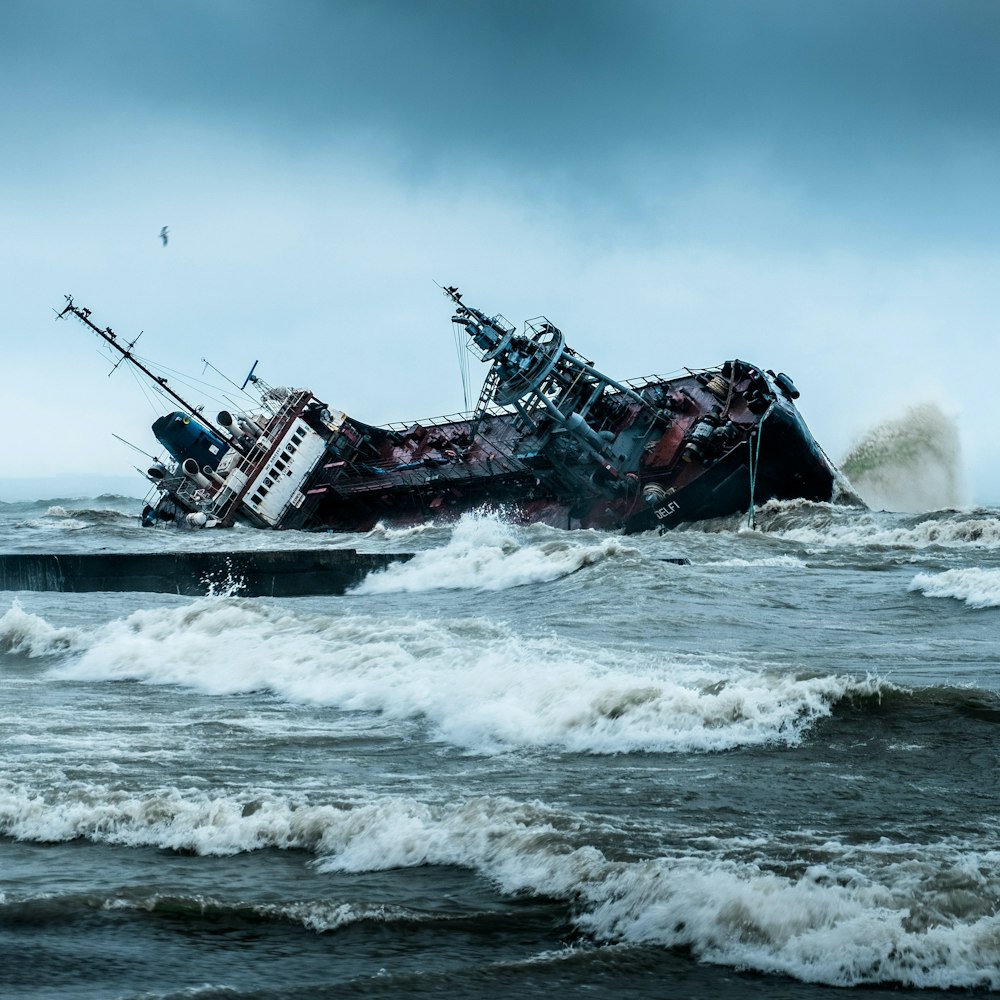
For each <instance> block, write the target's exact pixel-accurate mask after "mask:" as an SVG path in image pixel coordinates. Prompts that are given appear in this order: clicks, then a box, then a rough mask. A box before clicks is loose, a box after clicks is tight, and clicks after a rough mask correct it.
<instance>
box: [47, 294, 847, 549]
mask: <svg viewBox="0 0 1000 1000" xmlns="http://www.w3.org/2000/svg"><path fill="white" fill-rule="evenodd" d="M445 291H446V294H448V296H449V298H450V299H451V300H452V301H453V303H454V305H455V307H456V308H455V312H454V315H453V317H452V320H453V322H454V323H455V324H457V326H458V328H459V330H460V331H462V330H464V332H465V333H466V334H467V336H468V338H469V339H468V343H469V347H470V350H471V351H472V352H473V353H474V354H475V355H476V356H477V357H479V358H480V359H481V360H482V361H484V362H485V363H487V364H488V365H489V369H488V372H487V376H486V380H485V382H484V385H483V389H482V392H481V394H480V398H479V402H478V403H477V405H476V407H475V409H474V411H473V412H470V413H467V414H463V415H459V416H455V417H449V418H437V419H431V420H421V421H415V422H410V423H405V424H403V423H400V424H390V425H382V426H374V425H370V424H366V423H364V422H362V421H360V420H358V419H356V418H353V417H351V416H348V415H347V414H345V413H343V412H341V411H339V410H336V409H335V408H333V407H332V406H330V405H328V404H327V403H326V402H324V401H322V400H321V399H320V398H319V397H317V396H316V395H315V394H314V393H313V392H312V391H311V390H309V389H294V390H284V389H282V390H275V389H274V388H272V387H270V386H267V385H266V384H264V383H262V382H261V381H260V380H259V379H257V378H254V377H253V373H252V372H251V375H250V376H248V380H247V382H245V383H244V388H246V386H247V384H248V383H250V384H252V385H253V387H254V388H256V389H257V390H258V392H259V394H260V404H261V405H260V406H259V407H258V408H257V409H256V411H254V410H253V409H248V410H247V411H246V412H239V413H232V412H227V411H222V412H220V413H219V414H218V417H217V418H216V420H215V421H210V420H208V419H207V418H205V416H204V415H203V412H202V409H201V408H196V407H192V406H190V405H189V404H187V402H186V401H184V400H182V399H181V397H179V396H177V395H176V394H175V393H173V392H172V391H169V396H170V398H171V399H172V400H173V402H174V403H175V404H177V403H178V402H179V404H180V408H179V409H177V410H175V411H174V412H172V413H169V414H167V415H165V416H164V417H161V418H160V419H159V420H158V421H157V422H156V423H155V424H154V425H153V430H154V434H155V436H156V437H157V439H158V441H159V442H160V443H161V445H163V447H164V449H165V452H166V454H165V456H164V457H163V459H162V460H160V461H157V462H155V463H154V464H153V466H151V467H150V469H149V471H148V477H149V479H150V482H151V485H152V491H151V494H150V496H149V498H148V503H147V506H146V509H145V510H144V512H143V523H144V524H148V525H163V524H177V525H183V526H187V527H193V528H199V527H226V526H229V525H232V524H235V523H244V524H248V525H251V526H254V527H259V528H286V529H302V530H311V529H325V530H334V531H368V530H371V529H372V528H374V527H375V526H376V525H378V524H385V525H392V526H407V525H414V524H419V523H423V522H427V521H446V520H454V519H457V518H458V517H460V516H461V515H462V514H464V513H466V512H469V511H493V512H496V513H498V514H499V515H500V516H502V517H505V518H508V519H510V520H513V521H517V522H541V523H545V524H549V525H551V526H553V527H559V528H595V529H603V530H622V531H624V532H626V533H632V532H640V531H650V530H656V529H664V528H672V527H675V526H677V525H679V524H681V523H684V522H688V521H698V520H705V519H709V518H715V517H722V516H726V515H732V514H736V513H740V512H745V511H748V510H752V509H753V507H754V506H755V505H759V504H761V503H764V502H765V501H767V500H770V499H797V498H802V499H807V500H830V499H831V498H832V496H833V492H834V484H835V481H836V476H837V473H836V470H835V468H834V467H833V465H832V464H831V463H830V461H829V460H828V459H827V457H826V455H825V454H824V453H823V450H822V448H820V447H819V445H818V444H817V443H816V441H815V440H814V439H813V437H812V435H811V433H810V432H809V429H808V427H807V426H806V424H805V421H804V420H803V418H802V416H801V414H800V413H799V411H798V409H797V408H796V406H795V399H796V398H797V397H798V390H797V389H796V388H795V386H794V385H793V383H792V382H791V380H790V379H789V378H788V377H787V376H786V375H783V374H780V373H779V374H775V373H774V372H773V371H770V370H764V369H761V368H760V367H758V366H756V365H754V364H751V363H748V362H745V361H740V360H732V361H728V362H726V363H725V364H723V365H720V366H718V367H716V368H710V369H704V370H698V371H692V370H685V371H684V372H683V373H682V374H680V375H677V376H674V377H662V376H650V377H647V378H643V379H636V380H630V381H621V382H619V381H616V380H614V379H612V378H610V377H609V376H607V375H605V374H604V373H603V372H601V371H600V370H598V369H597V368H595V367H594V365H593V364H592V362H590V361H589V360H587V359H586V358H584V357H583V356H582V355H580V354H578V353H577V352H576V351H574V350H573V349H572V348H570V347H569V346H568V345H567V344H566V342H565V338H564V337H563V334H562V332H561V331H560V330H559V329H558V328H557V327H555V326H554V325H553V324H551V323H550V322H549V321H548V320H547V319H545V318H544V317H538V318H537V319H535V320H529V321H528V322H527V323H526V324H525V326H524V330H523V332H518V331H517V330H515V328H514V327H513V325H511V324H510V323H508V322H507V321H506V320H505V319H504V318H503V317H502V316H499V315H496V316H489V315H487V314H486V313H484V312H482V311H481V310H479V309H476V308H475V307H472V306H469V305H467V304H466V303H465V302H464V301H463V299H462V296H461V294H460V293H459V292H458V290H457V289H455V288H449V289H446V290H445ZM68 313H71V314H74V315H76V316H77V317H78V318H79V319H81V320H83V322H84V323H85V324H86V325H87V326H89V327H90V328H91V329H92V330H94V331H95V332H97V333H98V334H99V335H100V336H101V337H102V338H103V339H104V340H105V341H107V342H108V344H110V345H111V346H112V348H114V350H115V351H117V352H119V353H120V354H121V355H123V356H124V357H125V358H127V359H128V360H130V361H131V362H132V363H134V364H136V365H137V366H138V367H140V368H143V366H142V364H141V363H140V362H138V360H137V359H135V358H134V356H133V355H132V353H131V349H130V348H131V345H128V346H125V345H123V344H121V343H120V341H119V338H118V337H117V335H116V334H114V332H113V331H112V330H111V329H110V328H104V329H101V328H99V327H98V326H97V325H96V324H95V323H93V322H92V321H91V319H90V311H89V310H86V309H83V308H81V307H78V306H76V305H75V304H74V303H73V302H72V301H71V300H70V301H69V304H68V305H67V306H66V308H65V309H64V310H63V313H62V315H66V314H68ZM143 370H144V371H146V369H145V368H143ZM147 373H148V374H149V375H150V376H151V377H152V378H154V379H155V380H156V381H158V382H159V383H160V384H161V387H164V386H165V385H166V383H165V380H163V379H157V378H156V376H155V374H154V373H152V372H147Z"/></svg>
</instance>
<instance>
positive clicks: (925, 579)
mask: <svg viewBox="0 0 1000 1000" xmlns="http://www.w3.org/2000/svg"><path fill="white" fill-rule="evenodd" d="M909 589H910V590H917V591H919V592H920V593H922V594H924V595H925V596H926V597H953V598H954V599H955V600H957V601H964V602H965V604H967V605H968V606H969V607H970V608H1000V569H983V568H981V567H978V566H969V567H967V568H965V569H949V570H946V571H944V572H943V573H918V574H917V575H916V576H915V577H914V578H913V580H912V582H911V583H910V588H909Z"/></svg>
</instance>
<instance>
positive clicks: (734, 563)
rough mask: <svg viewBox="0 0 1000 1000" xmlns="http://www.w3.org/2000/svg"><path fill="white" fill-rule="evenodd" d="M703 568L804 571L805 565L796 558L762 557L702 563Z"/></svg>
mask: <svg viewBox="0 0 1000 1000" xmlns="http://www.w3.org/2000/svg"><path fill="white" fill-rule="evenodd" d="M703 565H705V566H720V567H732V568H736V569H754V568H763V569H768V568H778V569H805V568H806V566H807V563H806V561H805V560H804V559H799V558H797V557H796V556H763V557H762V558H760V559H742V558H739V557H737V558H733V559H719V560H716V561H713V562H706V563H703Z"/></svg>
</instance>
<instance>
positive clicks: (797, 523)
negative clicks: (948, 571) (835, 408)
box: [757, 502, 1000, 550]
mask: <svg viewBox="0 0 1000 1000" xmlns="http://www.w3.org/2000/svg"><path fill="white" fill-rule="evenodd" d="M772 503H773V502H769V503H768V504H765V505H764V507H762V508H761V511H760V513H759V515H758V521H757V524H758V528H759V529H760V530H763V531H765V532H766V533H767V534H768V535H770V536H773V537H776V538H783V539H786V540H788V541H791V542H798V543H800V544H802V545H807V546H811V547H812V546H820V547H824V548H830V547H833V548H836V547H841V546H851V547H855V548H862V549H864V548H874V549H883V548H901V549H918V550H919V549H926V548H931V547H935V546H937V547H942V548H960V547H963V546H975V547H978V548H984V549H997V548H1000V517H998V516H997V514H996V513H995V512H993V511H948V512H945V513H943V514H942V513H936V514H934V515H933V516H928V517H925V518H924V519H922V520H917V521H914V520H913V519H908V520H907V521H906V522H905V523H902V524H900V523H887V521H886V519H885V517H884V515H879V514H872V513H852V514H851V516H844V512H843V511H838V510H837V509H836V508H830V511H829V516H820V515H821V512H819V511H817V512H816V516H812V517H809V518H806V519H802V518H799V517H796V516H794V515H789V512H788V511H787V510H785V509H782V508H780V507H779V506H778V505H777V504H774V505H773V506H772ZM816 506H817V507H818V506H819V505H816Z"/></svg>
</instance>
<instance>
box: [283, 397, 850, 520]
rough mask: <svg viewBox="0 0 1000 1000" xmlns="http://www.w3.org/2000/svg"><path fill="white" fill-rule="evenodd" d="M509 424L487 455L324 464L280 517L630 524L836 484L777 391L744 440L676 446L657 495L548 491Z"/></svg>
mask: <svg viewBox="0 0 1000 1000" xmlns="http://www.w3.org/2000/svg"><path fill="white" fill-rule="evenodd" d="M663 384H664V385H669V384H670V383H663ZM696 416H697V415H696ZM692 423H693V420H692ZM515 425H516V421H515V419H514V418H513V417H512V416H509V415H507V416H505V415H501V416H499V417H495V418H494V420H493V422H492V425H491V427H490V435H491V438H490V446H491V448H492V449H493V450H492V451H490V454H491V455H493V456H494V457H493V458H492V459H489V460H487V461H483V462H479V463H473V464H471V465H469V464H465V463H451V462H449V463H445V464H441V465H430V466H426V467H422V468H416V469H414V468H407V469H396V470H392V469H387V470H385V471H384V472H382V473H380V474H379V475H364V474H354V475H350V474H345V475H343V476H342V477H341V478H340V479H337V480H334V481H333V482H332V483H328V484H323V483H322V482H321V480H322V479H323V476H322V474H321V475H319V476H317V477H316V478H317V483H318V485H314V486H313V489H314V490H316V491H317V492H316V493H314V494H312V496H313V498H314V499H313V502H312V503H309V504H306V505H304V509H302V510H301V511H299V512H297V513H296V516H295V517H294V518H291V519H290V520H289V522H288V524H287V525H286V526H287V527H298V528H305V529H310V528H316V529H325V530H334V531H369V530H371V529H372V528H374V527H375V526H376V525H378V524H383V525H386V526H390V527H406V526H412V525H416V524H422V523H426V522H434V521H438V522H449V521H455V520H457V519H458V518H459V517H461V516H462V515H463V514H466V513H470V512H483V513H494V514H497V515H499V516H501V517H503V518H505V519H508V520H510V521H512V522H515V523H542V524H548V525H550V526H552V527H557V528H566V529H581V528H582V529H587V528H593V529H600V530H624V531H625V532H626V533H629V534H631V533H635V532H641V531H650V530H663V529H667V528H673V527H675V526H677V525H679V524H682V523H685V522H691V521H701V520H707V519H711V518H716V517H723V516H728V515H732V514H736V513H741V512H746V511H748V510H749V509H750V507H751V505H752V504H753V505H759V504H762V503H765V502H766V501H767V500H771V499H797V498H799V499H806V500H816V501H822V500H830V498H831V496H832V494H833V488H834V479H835V475H836V473H835V470H834V468H833V466H832V465H831V463H830V462H829V461H828V459H827V458H826V456H825V454H824V453H823V451H822V449H821V448H820V447H819V445H818V444H817V443H816V442H815V440H814V439H813V437H812V435H811V434H810V432H809V430H808V428H807V426H806V424H805V422H804V421H803V419H802V417H801V416H800V415H799V413H798V411H797V410H796V408H795V406H794V404H793V403H792V402H791V401H790V400H788V399H787V398H785V397H784V396H780V395H778V396H776V398H775V399H774V400H773V401H772V402H771V404H770V406H769V408H768V409H767V411H766V413H765V414H763V415H762V416H761V417H760V418H759V419H758V420H757V421H756V423H755V425H754V427H753V430H752V431H751V432H750V433H749V434H748V436H747V440H745V441H741V442H740V443H738V444H737V445H736V446H735V447H732V448H731V449H730V450H729V451H728V452H726V453H724V454H722V455H720V456H718V457H717V458H716V459H714V460H711V461H707V462H693V463H690V464H685V463H683V462H681V461H680V459H679V457H678V456H675V458H674V462H673V465H672V467H670V468H669V470H668V472H667V474H666V475H664V476H662V477H661V480H660V481H661V482H662V483H663V484H664V485H666V486H667V489H669V490H672V492H670V493H669V495H668V496H666V497H664V498H663V500H662V501H661V502H656V503H650V502H648V501H647V500H645V499H644V498H643V497H642V495H641V491H640V489H639V488H638V487H637V488H636V489H635V490H633V491H631V493H626V494H625V495H624V496H622V495H617V496H606V495H600V494H598V495H593V494H592V493H591V494H589V495H588V494H587V493H583V492H581V493H579V494H577V495H568V496H566V495H563V496H560V495H556V494H554V493H553V492H551V491H550V490H548V489H547V488H546V481H545V477H544V473H542V472H541V471H540V470H533V469H531V468H530V467H528V465H527V464H526V463H525V462H524V461H523V460H521V459H518V458H517V457H516V454H515V452H516V446H517V444H518V442H519V440H520V436H519V434H518V432H517V430H516V426H515ZM467 429H468V422H466V421H461V420H456V421H453V422H445V423H439V424H438V425H436V429H435V430H436V433H437V434H438V436H439V437H443V438H445V439H450V438H457V437H461V435H462V434H463V433H464V432H465V431H466V430H467ZM681 440H683V437H681ZM403 464H408V463H403ZM752 473H753V475H752Z"/></svg>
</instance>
